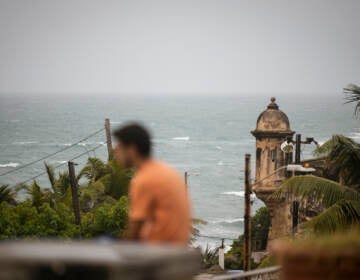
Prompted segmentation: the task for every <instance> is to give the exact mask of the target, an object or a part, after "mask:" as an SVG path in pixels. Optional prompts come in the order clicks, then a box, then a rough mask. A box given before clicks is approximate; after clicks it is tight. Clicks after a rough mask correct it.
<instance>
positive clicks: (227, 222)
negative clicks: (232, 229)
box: [210, 218, 244, 224]
mask: <svg viewBox="0 0 360 280" xmlns="http://www.w3.org/2000/svg"><path fill="white" fill-rule="evenodd" d="M240 222H244V218H234V219H224V220H216V221H212V222H210V223H211V224H235V223H240Z"/></svg>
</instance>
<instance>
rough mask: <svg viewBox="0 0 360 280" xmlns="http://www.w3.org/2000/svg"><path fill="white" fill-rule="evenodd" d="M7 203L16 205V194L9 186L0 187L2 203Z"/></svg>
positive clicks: (0, 200) (0, 201)
mask: <svg viewBox="0 0 360 280" xmlns="http://www.w3.org/2000/svg"><path fill="white" fill-rule="evenodd" d="M4 201H5V202H7V203H10V204H15V203H16V202H15V192H14V191H13V190H11V189H10V186H9V185H2V186H0V203H2V202H4Z"/></svg>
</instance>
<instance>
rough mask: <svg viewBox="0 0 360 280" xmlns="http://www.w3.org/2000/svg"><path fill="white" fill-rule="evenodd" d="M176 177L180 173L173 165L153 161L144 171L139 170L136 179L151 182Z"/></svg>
mask: <svg viewBox="0 0 360 280" xmlns="http://www.w3.org/2000/svg"><path fill="white" fill-rule="evenodd" d="M168 176H172V177H176V176H179V173H178V171H177V170H176V169H175V168H174V167H172V166H171V165H169V164H167V163H165V162H163V161H160V160H151V162H149V163H148V164H147V165H146V166H145V168H144V169H143V170H139V172H138V174H137V176H136V177H138V178H139V180H143V179H144V180H149V179H151V178H154V179H155V178H158V179H160V178H164V177H168Z"/></svg>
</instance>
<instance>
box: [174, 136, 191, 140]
mask: <svg viewBox="0 0 360 280" xmlns="http://www.w3.org/2000/svg"><path fill="white" fill-rule="evenodd" d="M172 140H178V141H189V140H190V137H189V136H184V137H173V138H172Z"/></svg>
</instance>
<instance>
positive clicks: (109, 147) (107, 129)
mask: <svg viewBox="0 0 360 280" xmlns="http://www.w3.org/2000/svg"><path fill="white" fill-rule="evenodd" d="M105 133H106V146H107V150H108V159H109V160H111V159H112V157H113V148H112V141H111V130H110V120H109V119H105Z"/></svg>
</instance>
